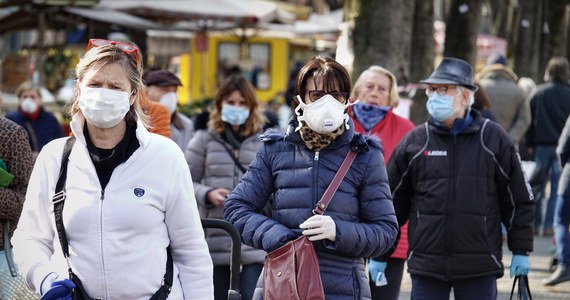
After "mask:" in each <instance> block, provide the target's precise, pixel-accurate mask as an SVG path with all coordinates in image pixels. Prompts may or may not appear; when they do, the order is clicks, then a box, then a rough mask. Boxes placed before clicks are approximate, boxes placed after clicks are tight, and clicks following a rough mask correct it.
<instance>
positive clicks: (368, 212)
mask: <svg viewBox="0 0 570 300" xmlns="http://www.w3.org/2000/svg"><path fill="white" fill-rule="evenodd" d="M374 150H375V151H374ZM370 151H374V152H371V155H368V157H369V160H367V161H366V162H364V164H365V165H366V167H365V169H364V174H363V175H362V178H363V181H362V182H361V183H360V184H359V191H358V196H357V197H358V201H359V204H360V215H359V216H358V219H357V220H350V221H349V220H336V219H335V222H336V228H337V232H336V239H335V242H330V241H328V240H325V241H324V243H325V245H326V247H327V248H329V249H332V250H335V251H337V252H338V253H342V254H345V255H347V256H351V257H371V256H378V255H381V254H383V253H385V252H386V251H388V250H389V249H391V248H392V246H393V245H394V242H395V240H396V235H397V234H398V224H397V222H396V216H395V214H394V207H393V204H392V199H391V198H392V197H391V195H390V187H389V185H388V178H387V175H386V167H385V165H384V159H383V157H382V154H381V153H380V150H379V149H372V148H371V150H370ZM351 170H354V168H351Z"/></svg>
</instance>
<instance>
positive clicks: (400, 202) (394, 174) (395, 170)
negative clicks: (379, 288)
mask: <svg viewBox="0 0 570 300" xmlns="http://www.w3.org/2000/svg"><path fill="white" fill-rule="evenodd" d="M408 140H409V137H405V138H404V139H403V140H402V142H400V143H399V144H398V145H397V146H396V148H395V149H394V151H393V152H392V156H391V157H390V161H389V162H388V165H387V172H388V179H389V182H390V190H391V191H392V201H393V203H394V211H395V213H396V218H397V220H398V228H401V227H402V226H404V224H406V222H407V221H408V215H409V214H410V209H411V201H412V196H413V194H414V188H413V184H412V178H411V173H412V172H411V171H410V164H411V162H409V161H408V158H407V155H406V147H407V141H408ZM399 240H400V231H399V230H398V236H397V237H396V240H395V241H394V245H393V247H392V248H391V249H389V251H387V252H386V253H384V254H383V255H382V256H379V257H375V258H374V260H377V261H387V260H388V258H389V257H390V256H391V255H392V254H393V253H394V251H395V250H396V246H397V245H398V242H399Z"/></svg>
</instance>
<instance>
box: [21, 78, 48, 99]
mask: <svg viewBox="0 0 570 300" xmlns="http://www.w3.org/2000/svg"><path fill="white" fill-rule="evenodd" d="M27 91H32V92H35V93H36V94H37V95H38V97H39V98H40V99H41V98H42V93H41V92H40V87H39V86H37V85H35V84H33V83H32V82H31V81H25V82H23V83H22V84H20V85H19V86H18V88H17V89H16V96H18V98H20V96H22V94H23V93H25V92H27Z"/></svg>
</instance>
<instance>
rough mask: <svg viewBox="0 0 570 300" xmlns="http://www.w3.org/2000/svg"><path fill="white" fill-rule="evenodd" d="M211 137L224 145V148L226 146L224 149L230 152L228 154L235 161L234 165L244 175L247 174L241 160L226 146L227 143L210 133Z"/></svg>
mask: <svg viewBox="0 0 570 300" xmlns="http://www.w3.org/2000/svg"><path fill="white" fill-rule="evenodd" d="M210 135H211V136H212V137H213V138H214V139H216V140H217V141H218V142H219V143H220V144H222V146H224V149H225V150H226V152H228V154H229V155H230V157H231V158H232V159H233V161H234V163H235V164H236V166H237V167H238V168H239V169H240V171H241V172H242V173H244V174H245V172H247V169H246V168H245V167H244V166H243V165H242V164H241V163H240V162H239V160H238V159H237V157H236V155H235V153H234V152H233V151H232V149H230V147H228V145H227V144H226V142H225V141H224V140H222V139H221V138H217V137H216V136H215V135H213V134H212V133H210Z"/></svg>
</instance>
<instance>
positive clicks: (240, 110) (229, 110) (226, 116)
mask: <svg viewBox="0 0 570 300" xmlns="http://www.w3.org/2000/svg"><path fill="white" fill-rule="evenodd" d="M248 117H249V108H247V107H242V106H234V105H229V104H222V121H224V122H227V123H230V124H232V125H236V126H239V125H243V124H244V123H245V121H247V118H248Z"/></svg>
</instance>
